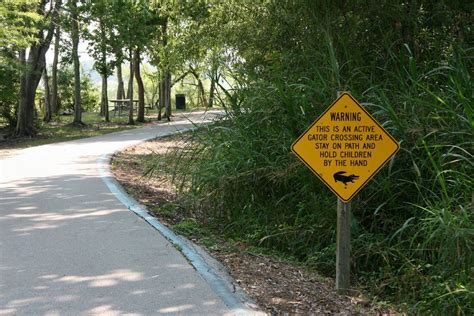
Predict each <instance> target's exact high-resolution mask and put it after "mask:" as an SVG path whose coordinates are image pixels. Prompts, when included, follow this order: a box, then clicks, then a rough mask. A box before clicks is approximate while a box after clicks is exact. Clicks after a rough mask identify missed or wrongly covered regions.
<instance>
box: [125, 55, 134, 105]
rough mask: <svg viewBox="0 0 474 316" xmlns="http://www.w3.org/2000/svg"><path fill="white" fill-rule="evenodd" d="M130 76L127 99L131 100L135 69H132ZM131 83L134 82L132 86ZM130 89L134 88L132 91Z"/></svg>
mask: <svg viewBox="0 0 474 316" xmlns="http://www.w3.org/2000/svg"><path fill="white" fill-rule="evenodd" d="M130 64H132V61H130ZM130 71H131V72H130V76H129V77H128V84H127V96H126V97H127V99H130V94H132V93H133V92H132V90H133V69H130ZM130 81H131V82H132V85H131V86H130ZM130 87H132V90H130Z"/></svg>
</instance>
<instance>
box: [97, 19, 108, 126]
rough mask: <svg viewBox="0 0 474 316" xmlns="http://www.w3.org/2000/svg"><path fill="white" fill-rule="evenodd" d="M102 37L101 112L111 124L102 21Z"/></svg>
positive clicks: (101, 24)
mask: <svg viewBox="0 0 474 316" xmlns="http://www.w3.org/2000/svg"><path fill="white" fill-rule="evenodd" d="M99 26H100V37H101V39H100V40H101V45H100V50H101V56H100V58H101V63H102V67H101V72H102V73H101V78H102V97H101V100H100V111H101V114H102V116H104V117H105V121H106V122H109V121H110V120H109V99H108V95H107V77H108V76H109V69H108V65H107V44H106V40H107V37H106V34H105V26H104V22H103V21H100V24H99Z"/></svg>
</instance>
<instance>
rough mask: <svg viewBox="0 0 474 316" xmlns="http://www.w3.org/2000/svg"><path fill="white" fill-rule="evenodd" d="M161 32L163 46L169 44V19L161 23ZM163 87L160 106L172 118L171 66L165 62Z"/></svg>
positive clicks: (167, 116)
mask: <svg viewBox="0 0 474 316" xmlns="http://www.w3.org/2000/svg"><path fill="white" fill-rule="evenodd" d="M161 33H162V34H163V48H165V47H166V46H167V45H168V21H167V20H166V21H165V22H164V23H163V24H162V25H161ZM162 68H163V69H162V77H161V88H160V106H162V107H164V109H165V117H166V118H167V119H168V121H170V120H171V73H170V71H169V67H168V65H167V64H165V65H164V66H163V67H162Z"/></svg>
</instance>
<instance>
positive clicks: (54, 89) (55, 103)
mask: <svg viewBox="0 0 474 316" xmlns="http://www.w3.org/2000/svg"><path fill="white" fill-rule="evenodd" d="M59 34H60V28H59V26H57V27H56V33H55V38H54V57H53V66H52V71H51V112H52V114H58V112H59V99H58V59H59V58H58V57H59Z"/></svg>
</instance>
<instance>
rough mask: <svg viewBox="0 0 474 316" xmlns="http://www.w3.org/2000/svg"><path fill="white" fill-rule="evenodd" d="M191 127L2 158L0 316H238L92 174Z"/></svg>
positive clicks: (164, 127) (198, 118)
mask: <svg viewBox="0 0 474 316" xmlns="http://www.w3.org/2000/svg"><path fill="white" fill-rule="evenodd" d="M192 117H193V119H192V120H193V121H194V122H197V123H202V122H203V121H204V120H205V119H208V118H209V113H208V114H207V117H206V116H205V115H201V114H193V115H192ZM192 127H193V124H192V123H191V122H190V121H189V120H186V119H182V118H181V119H177V120H176V121H174V122H171V123H166V124H160V125H154V126H149V127H145V128H140V129H134V130H128V131H124V132H119V133H113V134H108V135H103V136H99V137H94V138H87V139H81V140H77V141H71V142H65V143H57V144H51V145H44V146H39V147H33V148H29V149H24V150H18V151H14V152H13V153H12V154H9V155H8V156H3V157H1V156H0V315H77V314H88V315H89V314H105V315H115V314H127V315H156V314H199V315H215V314H218V315H222V314H234V313H236V311H235V309H231V308H234V307H235V306H234V307H232V306H229V304H227V305H226V303H224V302H225V299H224V300H223V299H222V295H221V296H219V295H217V294H216V292H215V291H213V289H212V288H211V287H210V286H209V284H208V283H207V282H206V281H205V280H204V279H203V278H202V276H201V275H200V274H198V273H197V272H196V270H195V269H193V267H192V266H191V265H190V264H189V262H188V261H187V260H186V259H185V258H184V257H183V255H182V254H181V253H180V252H178V251H177V250H176V249H175V248H174V247H173V246H172V245H171V244H170V243H169V242H168V241H167V240H166V239H165V238H164V237H162V235H161V234H159V233H158V232H157V231H156V230H155V229H154V228H153V227H152V226H150V225H149V224H147V223H146V222H145V221H144V220H143V219H142V218H140V217H138V216H136V215H135V214H134V213H132V212H130V211H129V210H128V209H127V208H126V207H125V206H124V205H123V204H122V203H121V202H119V201H118V200H117V198H116V197H115V196H114V195H113V194H112V193H111V192H110V191H109V189H108V187H107V186H106V184H105V183H104V181H103V179H102V178H101V174H100V172H99V170H98V164H97V162H98V160H99V159H100V158H101V157H103V156H104V155H108V154H111V153H113V152H115V151H117V150H120V149H122V148H124V147H127V146H131V145H134V144H137V143H139V142H141V141H143V140H145V139H149V138H154V137H157V136H163V135H167V134H170V133H173V132H175V131H177V130H185V129H189V128H192Z"/></svg>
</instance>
